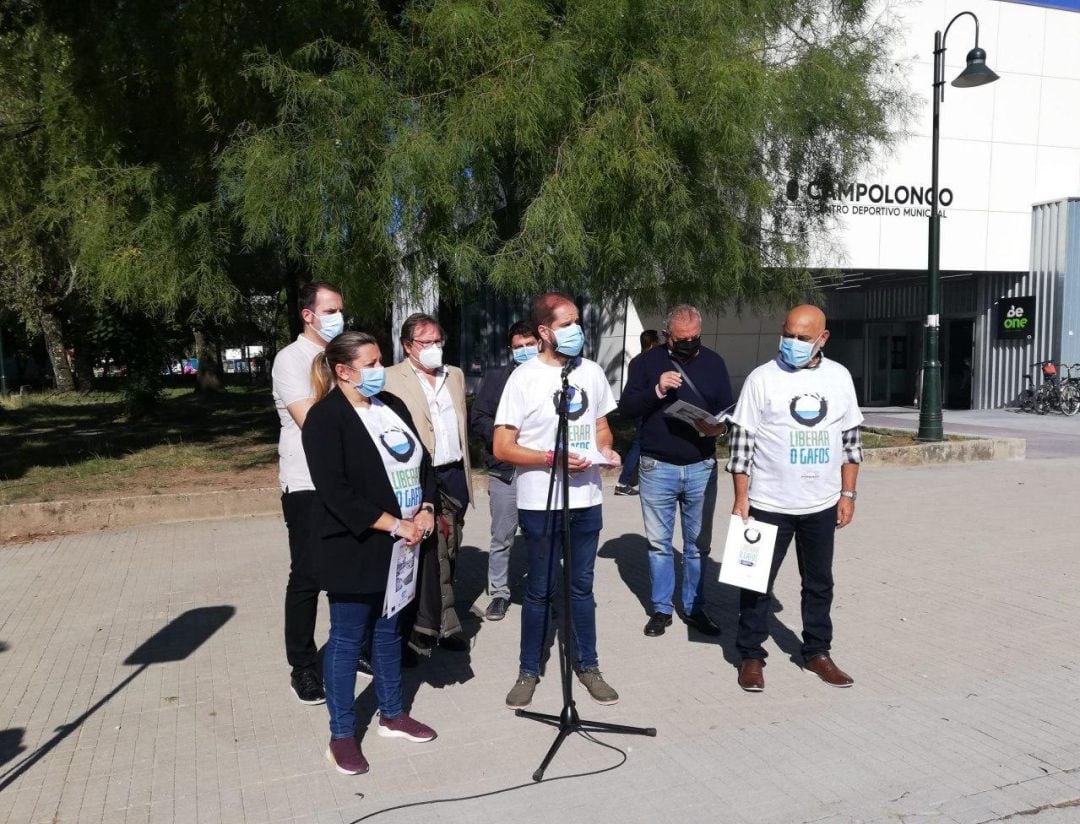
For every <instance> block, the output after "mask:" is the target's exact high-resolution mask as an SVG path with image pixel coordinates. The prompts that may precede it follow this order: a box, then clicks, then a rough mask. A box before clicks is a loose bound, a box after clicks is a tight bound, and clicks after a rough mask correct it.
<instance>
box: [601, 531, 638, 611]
mask: <svg viewBox="0 0 1080 824" xmlns="http://www.w3.org/2000/svg"><path fill="white" fill-rule="evenodd" d="M597 557H598V558H605V559H609V560H614V561H615V568H616V569H617V570H618V571H619V577H620V578H622V582H623V583H624V584H626V588H627V589H628V590H630V591H631V592H632V593H633V594H634V595H635V596H636V597H637V599H638V602H639V603H640V604H641V609H642V612H643V613H644V616H645V617H646V618H648V616H649V615H651V614H652V591H651V585H650V583H649V542H648V541H647V540H646V539H645V536H644V535H639V534H637V533H633V532H627V533H625V534H623V535H620V536H619V537H618V538H612V539H611V540H608V541H605V542H604V543H603V545H602V546H601V547H600V551H599V552H598V553H597Z"/></svg>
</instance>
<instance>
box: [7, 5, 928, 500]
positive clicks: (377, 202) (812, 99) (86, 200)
mask: <svg viewBox="0 0 1080 824" xmlns="http://www.w3.org/2000/svg"><path fill="white" fill-rule="evenodd" d="M870 5H871V4H867V3H865V2H862V0H830V1H829V2H821V0H784V1H783V2H779V0H737V2H725V3H716V2H714V0H678V1H677V2H674V1H673V0H582V1H581V2H575V1H574V0H571V1H570V2H566V0H558V1H556V0H445V1H444V0H429V1H428V2H406V1H405V0H282V2H278V3H263V2H248V0H227V2H218V1H217V0H215V2H203V1H202V0H195V1H194V2H182V3H181V2H175V3H160V2H147V1H146V0H135V2H119V0H101V2H92V3H70V2H63V1H62V0H4V2H0V169H2V170H3V172H2V174H0V348H2V354H0V365H2V367H3V368H2V375H0V376H2V377H3V379H4V380H3V383H4V384H5V386H4V388H5V389H6V390H7V391H8V392H9V393H18V392H20V391H21V392H22V393H23V397H22V398H21V399H20V400H19V401H17V402H15V401H8V402H5V403H4V405H3V406H2V407H0V409H2V410H3V411H2V413H0V414H2V415H3V419H4V424H3V430H4V436H3V437H4V438H5V440H8V439H10V438H16V439H17V440H12V441H10V442H11V443H12V447H13V448H8V449H7V450H5V451H6V452H8V453H9V457H7V458H6V459H5V469H4V480H5V481H13V480H18V479H22V478H24V476H25V469H26V466H28V465H31V464H32V465H34V466H48V465H49V464H50V462H52V463H64V462H70V458H71V455H72V454H82V453H83V452H85V451H86V450H90V452H91V453H92V452H93V450H95V449H96V450H98V453H100V454H105V453H107V452H108V451H109V450H110V449H113V448H114V447H116V446H117V445H121V444H122V448H121V449H120V451H121V452H122V453H123V454H127V453H128V452H132V451H139V450H141V449H145V448H148V447H149V445H148V444H147V443H144V440H145V439H143V440H140V437H141V436H140V435H139V432H140V431H141V429H140V427H146V426H151V423H149V422H152V421H158V423H157V424H156V426H157V430H156V431H158V432H159V434H162V437H159V438H157V439H156V440H155V448H162V447H161V444H162V442H168V441H169V438H170V437H173V439H174V440H175V439H176V437H179V435H180V433H179V432H171V433H170V425H169V424H168V421H169V420H170V419H173V418H175V419H177V420H179V421H180V422H181V423H182V424H183V425H184V426H185V427H186V428H185V431H184V432H183V438H184V440H185V442H195V443H197V442H200V436H199V435H198V434H193V433H192V430H193V429H194V428H195V422H198V424H199V425H204V424H205V426H206V427H207V428H208V430H210V431H213V430H214V429H215V428H217V427H219V426H220V427H224V428H225V429H226V430H228V431H229V432H234V430H235V434H237V435H239V434H241V432H240V430H243V434H250V433H251V432H255V431H257V432H258V433H260V435H259V437H258V438H256V439H255V440H256V441H257V442H259V443H269V440H268V438H269V433H270V427H272V425H273V419H272V416H271V415H269V414H267V415H265V416H264V417H260V418H259V421H258V424H257V425H256V424H255V423H253V422H252V421H248V420H246V419H243V416H242V415H241V416H240V419H237V420H236V421H234V419H233V417H231V416H232V415H233V411H235V410H233V407H232V406H231V405H235V404H236V403H238V402H239V401H238V399H243V398H247V400H249V401H250V399H251V398H252V397H254V396H253V395H250V394H248V395H245V392H249V393H250V392H255V393H256V394H257V392H258V387H260V386H264V385H265V383H266V382H267V380H268V364H269V363H270V362H271V361H272V358H273V356H274V353H275V352H276V351H277V350H278V349H280V348H281V347H282V346H284V345H285V344H286V343H288V342H289V341H290V340H291V339H292V338H294V337H295V336H296V334H297V333H298V332H299V324H300V320H299V317H298V315H297V312H296V305H297V294H298V290H299V287H300V286H301V285H302V284H303V283H305V282H308V281H310V280H313V279H324V280H329V281H332V282H333V283H335V284H337V285H339V286H340V287H341V288H342V290H343V292H344V295H345V305H346V314H347V316H348V317H349V321H350V324H351V326H352V327H353V328H359V329H366V330H371V331H373V332H375V333H376V334H378V335H379V336H380V337H381V339H383V340H389V338H390V315H391V307H392V305H393V303H394V301H395V299H400V298H401V296H402V295H407V294H409V292H410V290H412V291H414V292H415V291H416V290H419V289H421V288H427V287H428V286H430V285H434V286H435V287H436V288H437V291H438V294H439V298H440V301H441V306H440V308H446V309H448V310H449V312H450V313H452V312H453V307H454V306H455V305H457V306H460V304H461V302H462V301H465V300H467V299H468V296H469V295H474V294H476V293H477V292H478V291H479V290H483V291H485V292H488V293H496V294H499V295H505V296H508V297H516V296H523V295H528V294H534V293H536V292H537V291H540V290H542V289H547V288H561V289H565V290H569V291H572V292H575V293H577V294H591V295H594V296H597V297H602V298H603V300H604V302H605V303H606V302H608V301H611V302H612V303H614V302H615V301H617V300H621V299H624V298H626V297H632V298H633V300H634V301H635V303H638V304H640V305H642V306H650V305H664V304H670V303H673V302H676V301H679V300H695V301H697V302H699V304H701V305H703V306H716V305H721V304H724V305H729V306H730V305H753V304H760V303H770V302H771V303H777V302H783V301H790V300H793V299H796V298H799V299H801V298H804V297H805V296H806V295H807V293H808V292H809V291H812V280H811V278H810V277H809V275H808V273H807V272H806V270H805V269H804V268H803V262H804V261H805V260H806V256H807V252H808V250H809V249H810V248H811V246H812V244H814V243H817V242H821V241H822V237H823V230H824V228H825V227H826V225H827V223H826V221H827V216H826V214H824V213H823V212H821V211H817V210H816V208H815V206H814V205H813V204H810V205H795V204H792V203H790V202H788V201H787V200H786V198H785V197H784V183H785V182H786V181H787V180H789V179H793V178H794V179H800V180H815V181H819V182H821V183H822V184H826V183H828V182H829V181H833V180H844V179H850V177H851V175H852V173H853V172H854V170H856V169H858V168H859V166H860V164H862V163H864V162H865V161H866V159H867V158H868V157H869V155H870V154H871V152H872V151H874V150H875V149H877V148H880V146H881V145H883V144H888V143H889V141H890V140H891V139H892V138H891V135H893V134H894V132H893V131H892V129H891V126H890V124H894V123H895V121H896V119H897V118H898V117H899V116H901V115H902V114H903V112H904V111H905V107H906V106H907V105H908V99H907V97H906V96H905V95H906V92H905V91H904V87H903V84H902V83H900V81H899V79H898V77H897V75H896V66H895V65H894V64H893V63H892V62H891V59H890V58H889V56H888V54H889V48H890V44H891V43H892V42H893V38H894V35H895V32H894V30H893V28H892V27H891V25H890V23H889V22H888V20H887V18H884V17H881V18H879V17H877V16H875V15H876V14H877V13H878V12H877V11H874V10H873V9H871V8H870ZM230 352H232V353H235V352H240V355H239V356H236V355H233V358H234V360H230V359H229V358H228V357H227V354H228V353H230ZM251 352H256V353H257V356H256V357H249V355H250V353H251ZM387 354H388V353H387ZM237 357H238V358H239V360H235V358H237ZM230 364H238V365H234V366H230ZM226 371H229V372H230V374H224V373H225V372H226ZM185 373H190V374H185ZM230 383H232V384H236V386H235V387H234V388H235V389H236V391H235V392H228V393H224V392H222V390H223V389H225V388H226V385H227V384H230ZM245 387H246V388H245ZM101 392H105V393H115V394H107V395H105V396H97V395H95V394H94V393H101ZM28 395H29V396H36V397H37V400H34V398H29V399H28V397H27V396H28ZM184 395H194V396H195V397H189V398H188V397H182V396H184ZM44 396H48V397H47V399H43V398H44ZM95 397H107V398H108V399H109V400H108V401H107V402H99V401H95ZM65 398H66V399H65ZM42 404H46V405H45V406H42ZM31 406H33V408H34V409H37V410H38V412H37V417H38V418H40V417H42V416H43V413H42V410H43V409H47V410H48V414H47V415H44V417H45V418H48V415H54V416H58V417H62V418H63V419H64V420H65V421H66V424H65V425H69V426H70V428H71V430H72V431H73V432H74V431H75V430H77V429H80V428H81V429H84V430H86V431H87V432H94V431H99V430H102V423H101V418H102V417H106V418H108V419H109V420H112V421H122V422H124V426H125V427H126V428H127V429H126V432H125V434H124V436H123V437H122V438H111V439H109V440H108V444H109V446H108V447H106V446H104V445H103V444H104V442H98V441H99V440H100V439H98V440H97V441H96V439H95V437H94V436H91V435H86V434H78V435H72V437H73V438H75V441H76V443H74V444H73V443H71V442H69V441H68V440H65V438H66V436H61V437H59V440H57V439H54V438H53V436H52V435H45V434H42V433H47V432H50V431H52V430H54V429H55V430H56V432H60V433H62V432H63V426H61V427H60V428H59V429H56V428H55V427H54V423H55V421H54V422H49V421H48V420H46V421H45V422H44V423H42V422H41V421H40V420H37V419H36V418H35V419H33V420H32V419H31V418H33V417H34V416H31V415H30V413H29V412H28V409H29V408H30V407H31ZM262 409H263V411H265V410H266V407H265V406H264V407H262ZM215 410H216V411H215ZM230 410H232V411H230ZM162 420H164V421H165V423H162V422H161V421H162ZM80 421H81V422H82V424H83V425H82V426H81V427H80V426H76V424H77V423H78V422H80ZM140 421H142V423H140ZM234 423H235V426H234ZM26 427H29V430H26ZM174 428H175V427H174ZM35 431H37V432H38V433H39V435H35V434H34V433H35ZM54 434H55V433H54ZM201 437H202V438H204V439H205V438H209V437H211V435H210V433H209V432H204V433H203V435H202V436H201ZM79 439H82V440H79ZM84 443H85V447H84ZM35 444H44V445H42V446H39V447H35ZM13 450H14V451H18V452H19V453H20V454H19V457H17V458H14V457H10V453H11V452H12V451H13ZM227 451H228V450H227V449H226V450H224V451H220V452H219V453H218V454H219V455H221V456H224V455H225V454H226V452H227ZM241 452H243V456H242V457H240V458H237V461H239V462H240V463H241V464H242V463H243V462H244V461H250V462H251V463H254V464H257V465H260V466H261V465H262V463H263V462H266V461H269V462H271V463H272V459H271V458H266V457H265V456H262V453H258V455H248V454H247V453H246V452H244V451H243V450H241ZM50 456H51V457H50ZM264 458H265V461H264ZM80 460H83V461H84V462H85V459H80ZM230 460H231V459H230ZM267 466H269V463H267Z"/></svg>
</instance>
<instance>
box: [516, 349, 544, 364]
mask: <svg viewBox="0 0 1080 824" xmlns="http://www.w3.org/2000/svg"><path fill="white" fill-rule="evenodd" d="M539 352H540V350H539V349H538V348H537V347H535V346H529V345H525V346H520V347H518V348H517V349H515V350H513V353H514V363H525V361H530V360H532V359H533V358H535V357H536V356H537V355H538V354H539Z"/></svg>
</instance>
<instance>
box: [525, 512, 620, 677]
mask: <svg viewBox="0 0 1080 824" xmlns="http://www.w3.org/2000/svg"><path fill="white" fill-rule="evenodd" d="M518 517H519V518H520V519H521V531H522V532H523V533H525V542H526V545H527V546H528V548H529V572H528V577H527V578H526V579H525V600H524V602H523V603H522V605H521V671H522V672H523V673H525V674H526V675H539V674H540V657H541V655H543V652H544V640H545V638H546V636H547V628H548V608H549V607H550V605H551V597H552V595H554V594H555V588H556V585H557V582H558V581H559V580H560V575H561V573H562V567H561V565H560V560H561V558H562V530H563V516H562V512H561V511H558V512H551V513H549V512H545V511H543V510H533V509H521V510H518ZM603 525H604V516H603V513H602V507H600V506H599V505H597V506H590V507H586V508H585V509H571V510H570V618H571V624H572V625H573V633H572V634H573V655H574V669H575V670H577V671H578V672H580V671H582V670H587V669H592V668H593V667H595V666H598V664H599V659H598V658H597V655H596V601H595V600H594V599H593V570H594V568H595V567H596V550H597V548H598V546H599V544H600V529H601V528H602V527H603ZM566 643H569V641H566Z"/></svg>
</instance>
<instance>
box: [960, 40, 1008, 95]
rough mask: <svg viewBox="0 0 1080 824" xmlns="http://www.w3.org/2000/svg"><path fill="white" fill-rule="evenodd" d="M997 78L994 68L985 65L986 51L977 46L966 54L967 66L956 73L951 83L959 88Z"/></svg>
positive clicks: (969, 86) (989, 81) (967, 87)
mask: <svg viewBox="0 0 1080 824" xmlns="http://www.w3.org/2000/svg"><path fill="white" fill-rule="evenodd" d="M997 79H998V76H997V74H995V73H994V70H993V69H991V68H990V67H989V66H987V65H986V52H985V51H984V50H983V49H980V48H979V47H978V46H976V47H975V48H973V49H972V50H971V51H969V52H968V54H967V66H965V67H964V70H963V71H962V72H960V74H958V75H957V77H956V79H955V80H954V81H953V82H952V84H953V85H954V86H956V87H958V88H961V89H970V88H972V87H973V86H982V85H985V84H986V83H993V82H994V81H995V80H997Z"/></svg>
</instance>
